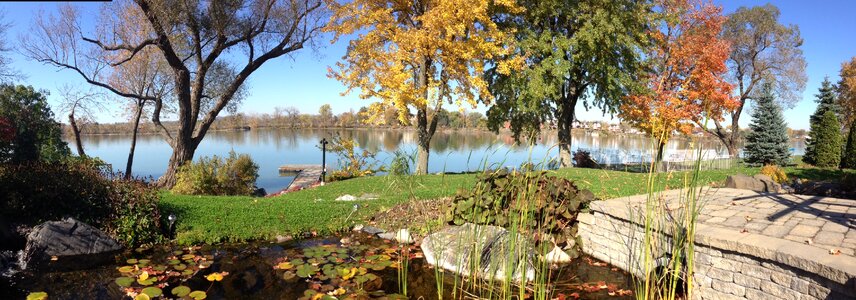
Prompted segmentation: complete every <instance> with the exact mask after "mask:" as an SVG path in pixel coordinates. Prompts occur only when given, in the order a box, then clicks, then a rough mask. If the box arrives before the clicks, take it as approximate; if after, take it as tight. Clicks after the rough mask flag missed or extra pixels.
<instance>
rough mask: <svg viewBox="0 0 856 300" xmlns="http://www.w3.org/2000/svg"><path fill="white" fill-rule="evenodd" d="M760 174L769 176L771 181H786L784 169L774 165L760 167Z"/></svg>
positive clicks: (786, 176)
mask: <svg viewBox="0 0 856 300" xmlns="http://www.w3.org/2000/svg"><path fill="white" fill-rule="evenodd" d="M761 174H764V175H767V176H770V178H772V179H773V181H775V182H778V183H785V182H788V175H787V174H785V170H784V169H782V168H780V167H779V166H776V165H767V166H763V167H761Z"/></svg>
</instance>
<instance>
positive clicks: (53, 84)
mask: <svg viewBox="0 0 856 300" xmlns="http://www.w3.org/2000/svg"><path fill="white" fill-rule="evenodd" d="M767 2H769V1H738V0H729V1H720V0H716V1H714V3H716V4H718V5H722V6H723V9H724V12H725V13H730V12H733V11H734V10H736V9H737V8H738V7H740V6H754V5H763V4H765V3H767ZM773 3H774V4H775V5H776V6H778V7H779V9H780V10H781V17H780V22H782V23H786V24H796V25H798V26H799V28H800V31H801V34H802V37H803V39H804V40H805V43H804V44H803V51H804V54H805V58H806V61H807V62H808V69H807V73H808V78H809V81H808V84H807V85H806V90H805V91H804V92H803V99H802V101H800V102H799V103H797V105H796V106H795V107H794V108H792V109H787V110H785V119H786V120H787V122H788V123H789V126H790V127H792V128H797V129H808V116H809V115H810V114H811V113H812V112H813V111H814V108H815V106H816V104H815V103H814V95H815V94H816V93H817V89H818V87H819V86H820V82H821V81H823V78H824V77H825V76H829V77H830V80H832V81H837V80H838V71H839V69H840V66H841V63H842V62H844V61H845V60H849V59H850V58H851V57H853V56H856V30H854V29H856V18H854V17H853V12H854V11H856V1H852V0H837V1H797V0H793V1H774V2H773ZM58 5H60V4H59V3H56V2H52V3H0V8H2V9H3V10H4V11H5V21H6V22H8V23H11V26H12V27H11V28H10V29H9V31H8V32H7V34H6V35H7V36H6V39H7V42H8V44H9V45H11V46H14V45H15V44H17V41H18V37H19V36H20V35H21V34H26V33H27V31H28V29H29V27H30V24H31V22H32V18H33V16H35V15H36V14H37V12H38V11H39V10H45V11H53V10H55V8H56V7H57V6H58ZM75 5H79V6H81V8H83V11H84V12H85V13H86V15H88V16H91V17H92V18H94V17H95V15H96V12H97V7H98V6H99V5H101V4H100V3H82V4H75ZM329 38H330V37H329V36H326V37H323V38H322V39H321V42H320V43H319V44H320V46H321V47H320V48H318V49H317V51H312V50H309V49H305V50H302V51H300V53H298V54H296V55H294V56H293V57H291V58H281V59H278V60H275V61H273V62H269V63H267V64H266V65H264V66H263V67H262V68H261V69H259V70H258V71H257V72H256V73H254V74H253V76H251V77H250V81H249V83H248V84H249V91H250V94H249V96H248V98H247V99H246V100H244V103H243V105H242V106H241V108H240V111H243V112H246V113H265V112H270V111H272V110H273V107H276V106H294V107H297V108H298V109H300V111H302V112H317V110H318V107H319V106H321V105H322V104H324V103H329V104H331V106H332V107H333V111H334V112H336V113H341V112H345V111H348V110H350V109H354V110H356V109H358V108H359V107H360V106H366V105H368V104H369V101H368V100H360V99H358V97H357V95H356V94H355V93H353V94H350V95H347V96H344V97H343V96H341V95H340V93H341V92H342V91H344V87H343V86H342V85H341V84H340V83H338V82H337V81H335V80H333V79H330V78H327V74H326V72H327V71H326V70H327V66H332V65H334V64H335V62H336V61H337V60H338V59H339V58H341V56H342V55H343V54H344V52H345V46H346V43H347V41H345V40H343V41H340V42H338V43H336V44H330V43H329ZM11 56H12V59H13V67H14V68H15V69H17V70H18V71H20V72H21V73H23V74H24V75H26V79H25V80H23V82H24V83H26V84H29V85H33V86H34V87H36V88H39V89H46V90H48V91H50V92H51V96H50V97H49V100H50V101H51V103H52V104H54V105H55V104H56V103H58V99H59V93H58V92H57V88H58V87H60V86H62V85H63V84H74V85H81V84H85V83H84V82H83V81H82V80H81V79H80V78H79V76H77V75H76V74H74V73H72V72H70V71H58V70H57V69H56V68H54V67H50V66H45V65H42V64H40V63H37V62H33V61H29V60H27V59H26V58H24V57H22V56H21V55H19V54H17V53H13V54H12V55H11ZM111 107H113V108H114V109H112V110H108V111H105V112H101V113H99V114H98V116H97V118H98V121H99V122H115V121H121V120H122V119H121V117H120V116H119V114H118V107H119V105H111ZM477 110H479V111H484V107H479V108H477ZM578 111H580V112H579V113H578V116H579V118H580V119H582V120H600V119H605V120H609V116H602V113H601V112H600V111H597V110H594V111H589V112H585V111H584V109H583V107H582V105H580V106H579V107H578ZM58 115H59V114H58ZM63 119H64V118H63ZM741 119H742V120H741V126H742V127H745V126H746V125H747V124H748V122H749V119H750V118H749V115H748V114H747V113H746V112H744V116H743V117H742V118H741ZM612 121H613V122H615V121H617V120H612Z"/></svg>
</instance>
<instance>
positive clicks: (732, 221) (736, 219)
mask: <svg viewBox="0 0 856 300" xmlns="http://www.w3.org/2000/svg"><path fill="white" fill-rule="evenodd" d="M722 225H725V226H728V227H734V228H740V227H743V226H744V225H746V217H743V216H733V217H728V219H726V220H725V222H722Z"/></svg>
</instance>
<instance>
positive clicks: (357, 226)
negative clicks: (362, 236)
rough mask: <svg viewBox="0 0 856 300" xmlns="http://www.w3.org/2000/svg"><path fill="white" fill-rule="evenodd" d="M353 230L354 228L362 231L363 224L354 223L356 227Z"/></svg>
mask: <svg viewBox="0 0 856 300" xmlns="http://www.w3.org/2000/svg"><path fill="white" fill-rule="evenodd" d="M352 230H353V231H360V230H363V224H357V225H354V228H353V229H352Z"/></svg>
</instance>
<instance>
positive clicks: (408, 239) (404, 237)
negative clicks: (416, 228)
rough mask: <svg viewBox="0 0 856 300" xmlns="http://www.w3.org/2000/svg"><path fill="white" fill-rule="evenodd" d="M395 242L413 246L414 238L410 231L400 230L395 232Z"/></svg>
mask: <svg viewBox="0 0 856 300" xmlns="http://www.w3.org/2000/svg"><path fill="white" fill-rule="evenodd" d="M395 241H396V242H398V243H399V244H412V243H413V237H412V236H411V235H410V230H407V229H399V230H398V231H397V232H395Z"/></svg>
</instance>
